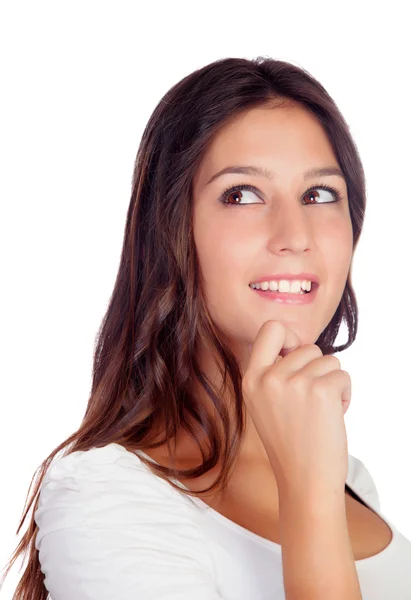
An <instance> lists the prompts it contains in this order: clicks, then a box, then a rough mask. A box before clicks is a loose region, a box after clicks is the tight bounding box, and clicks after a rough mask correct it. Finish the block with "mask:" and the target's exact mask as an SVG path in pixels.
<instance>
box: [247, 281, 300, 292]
mask: <svg viewBox="0 0 411 600" xmlns="http://www.w3.org/2000/svg"><path fill="white" fill-rule="evenodd" d="M251 287H252V288H253V289H255V290H263V291H267V290H268V289H270V291H273V292H275V291H279V292H282V293H288V294H304V291H306V292H309V291H311V281H308V280H303V281H298V280H292V281H290V280H288V279H280V281H262V282H260V283H252V284H251ZM303 290H304V291H303Z"/></svg>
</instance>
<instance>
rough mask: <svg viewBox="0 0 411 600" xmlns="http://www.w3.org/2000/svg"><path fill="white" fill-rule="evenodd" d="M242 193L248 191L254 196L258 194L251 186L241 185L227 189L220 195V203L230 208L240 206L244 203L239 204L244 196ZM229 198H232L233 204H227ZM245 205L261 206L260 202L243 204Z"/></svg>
mask: <svg viewBox="0 0 411 600" xmlns="http://www.w3.org/2000/svg"><path fill="white" fill-rule="evenodd" d="M243 191H249V192H253V193H254V194H258V192H257V188H255V187H254V186H253V185H248V184H247V183H241V184H239V185H236V186H234V187H229V188H227V189H225V190H224V192H223V193H222V195H221V198H220V202H222V203H223V204H228V205H230V206H241V204H244V202H242V203H241V204H240V201H241V200H242V199H243V196H244V194H243ZM230 198H234V202H229V199H230ZM245 204H262V202H245Z"/></svg>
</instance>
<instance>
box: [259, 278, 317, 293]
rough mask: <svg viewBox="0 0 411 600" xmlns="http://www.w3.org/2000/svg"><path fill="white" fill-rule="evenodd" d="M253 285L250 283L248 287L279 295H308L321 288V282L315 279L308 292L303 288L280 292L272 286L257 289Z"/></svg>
mask: <svg viewBox="0 0 411 600" xmlns="http://www.w3.org/2000/svg"><path fill="white" fill-rule="evenodd" d="M252 285H254V284H251V283H249V284H248V287H249V288H251V289H252V290H255V291H256V292H261V293H263V294H278V295H279V296H304V295H308V294H312V293H313V292H315V291H316V290H317V289H318V288H319V284H318V283H316V282H315V281H312V282H311V289H310V291H309V292H307V290H301V291H300V292H279V291H278V290H270V288H268V290H262V289H261V288H260V289H257V288H254V287H252Z"/></svg>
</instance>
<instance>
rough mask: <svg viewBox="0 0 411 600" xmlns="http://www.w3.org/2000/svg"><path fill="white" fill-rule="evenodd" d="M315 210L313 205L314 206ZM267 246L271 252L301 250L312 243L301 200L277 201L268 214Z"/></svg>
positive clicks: (309, 222)
mask: <svg viewBox="0 0 411 600" xmlns="http://www.w3.org/2000/svg"><path fill="white" fill-rule="evenodd" d="M314 210H315V207H314ZM267 224H268V228H269V233H268V236H269V247H270V250H271V251H272V252H280V251H281V252H283V251H284V250H290V251H293V252H303V251H305V250H306V249H308V248H310V246H311V244H312V224H311V221H310V219H309V214H308V211H307V207H306V206H304V205H303V204H302V202H301V200H290V198H285V199H284V201H282V202H278V203H277V204H276V205H275V206H273V207H272V209H271V211H270V214H269V216H268V223H267Z"/></svg>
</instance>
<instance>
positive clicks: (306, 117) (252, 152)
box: [194, 104, 337, 190]
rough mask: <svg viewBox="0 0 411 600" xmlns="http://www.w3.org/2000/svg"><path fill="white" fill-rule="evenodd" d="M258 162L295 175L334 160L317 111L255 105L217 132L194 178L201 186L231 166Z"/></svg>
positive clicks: (198, 187) (287, 174)
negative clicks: (313, 112)
mask: <svg viewBox="0 0 411 600" xmlns="http://www.w3.org/2000/svg"><path fill="white" fill-rule="evenodd" d="M234 164H236V165H241V164H261V165H263V166H265V167H267V168H268V169H270V170H272V171H274V172H275V173H279V174H280V175H281V176H284V177H290V178H295V177H298V175H300V174H301V173H302V172H303V171H305V170H306V169H307V168H310V167H315V166H324V165H325V164H327V165H329V164H330V165H332V164H335V165H336V166H337V161H336V158H335V154H334V151H333V148H332V145H331V143H330V141H329V139H328V137H327V135H326V133H325V131H324V129H323V127H322V126H321V124H320V123H319V121H318V120H317V119H316V117H315V115H313V114H312V113H311V112H309V111H308V110H307V109H305V108H304V107H302V106H301V105H288V104H286V105H282V106H277V107H264V108H263V107H259V108H253V109H251V110H249V111H247V112H244V113H243V114H241V115H239V116H236V117H235V118H233V119H231V120H230V121H229V122H227V123H226V124H225V125H223V126H222V127H221V129H220V130H219V131H218V132H217V133H216V134H215V136H214V138H213V139H212V141H211V143H210V144H209V146H208V148H207V150H206V152H205V154H204V156H203V159H202V161H201V163H200V165H199V168H198V170H197V173H196V175H195V178H194V186H195V188H196V189H199V190H201V189H202V188H203V186H204V185H205V183H206V182H207V181H208V179H209V178H210V177H211V176H212V175H213V174H214V173H216V172H217V171H219V170H220V169H222V168H224V167H226V166H229V165H234Z"/></svg>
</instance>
